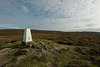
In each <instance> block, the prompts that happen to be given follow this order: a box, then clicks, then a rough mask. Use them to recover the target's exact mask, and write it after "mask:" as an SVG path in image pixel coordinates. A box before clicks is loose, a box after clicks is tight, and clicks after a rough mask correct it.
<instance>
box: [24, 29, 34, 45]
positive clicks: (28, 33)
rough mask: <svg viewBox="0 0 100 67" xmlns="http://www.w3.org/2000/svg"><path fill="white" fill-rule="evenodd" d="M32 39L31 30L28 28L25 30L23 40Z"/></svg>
mask: <svg viewBox="0 0 100 67" xmlns="http://www.w3.org/2000/svg"><path fill="white" fill-rule="evenodd" d="M31 41H32V35H31V30H30V29H28V28H27V29H25V30H24V36H23V42H25V43H27V42H31Z"/></svg>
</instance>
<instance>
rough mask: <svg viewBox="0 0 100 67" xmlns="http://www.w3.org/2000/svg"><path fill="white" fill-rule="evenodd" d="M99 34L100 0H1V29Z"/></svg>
mask: <svg viewBox="0 0 100 67" xmlns="http://www.w3.org/2000/svg"><path fill="white" fill-rule="evenodd" d="M24 28H31V29H37V30H54V31H97V32H98V31H99V32H100V0H0V29H24Z"/></svg>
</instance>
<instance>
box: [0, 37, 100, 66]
mask: <svg viewBox="0 0 100 67" xmlns="http://www.w3.org/2000/svg"><path fill="white" fill-rule="evenodd" d="M88 48H89V47H82V46H72V45H63V44H57V43H54V42H53V41H49V40H42V39H37V40H34V41H33V42H31V43H27V44H26V45H25V44H23V43H21V42H20V41H18V42H10V43H6V44H5V45H3V46H1V47H0V67H98V66H99V62H100V60H99V59H100V56H99V53H97V55H94V56H90V55H89V53H88V52H87V51H89V49H88ZM83 49H84V50H83ZM95 56H96V57H98V60H97V62H98V63H95V62H92V61H91V59H90V58H92V59H94V60H95V58H94V57H95ZM96 64H97V65H96Z"/></svg>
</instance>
